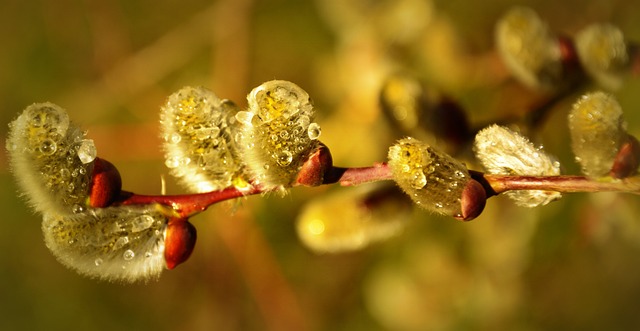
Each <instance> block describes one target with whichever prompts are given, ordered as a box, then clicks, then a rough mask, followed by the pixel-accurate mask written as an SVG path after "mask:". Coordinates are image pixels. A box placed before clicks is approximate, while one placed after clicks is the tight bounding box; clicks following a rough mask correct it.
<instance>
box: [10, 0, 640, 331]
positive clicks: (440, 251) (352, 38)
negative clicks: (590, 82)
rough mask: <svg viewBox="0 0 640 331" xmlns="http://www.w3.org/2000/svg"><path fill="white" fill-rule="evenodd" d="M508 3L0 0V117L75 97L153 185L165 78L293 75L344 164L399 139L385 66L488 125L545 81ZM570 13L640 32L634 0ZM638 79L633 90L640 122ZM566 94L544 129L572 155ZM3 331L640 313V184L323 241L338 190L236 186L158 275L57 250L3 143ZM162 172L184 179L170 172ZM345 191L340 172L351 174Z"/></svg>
mask: <svg viewBox="0 0 640 331" xmlns="http://www.w3.org/2000/svg"><path fill="white" fill-rule="evenodd" d="M510 5H511V4H510V2H509V1H504V0H495V1H484V2H477V3H471V2H462V1H435V0H434V1H430V0H401V1H392V0H382V1H371V0H348V1H343V0H318V1H315V2H312V1H294V0H264V1H261V0H255V1H252V0H220V1H214V2H211V1H202V0H184V1H180V2H178V1H173V2H157V1H145V0H137V1H114V0H107V1H100V2H94V1H69V0H61V1H52V0H42V1H18V0H8V1H3V2H1V3H0V42H1V43H2V52H0V72H2V75H0V100H2V101H1V102H2V111H0V123H1V124H2V125H1V126H0V133H1V134H2V135H3V136H6V130H7V126H6V123H8V122H9V121H10V120H11V119H13V118H14V117H15V116H16V114H17V113H18V112H19V111H20V110H22V109H23V108H24V107H26V106H27V105H29V104H31V103H33V102H42V101H51V102H54V103H56V104H59V105H61V106H62V107H64V108H66V109H67V110H68V111H69V113H70V115H71V117H72V118H73V119H74V120H75V121H76V122H77V123H81V125H82V126H84V127H86V128H87V129H88V130H89V136H90V137H92V138H94V139H95V142H96V146H97V148H98V152H99V155H100V156H101V157H103V158H105V159H108V160H110V161H112V162H113V163H114V164H116V165H117V166H118V168H119V169H120V171H121V173H122V176H123V182H124V187H125V188H126V189H128V190H131V191H135V192H139V193H148V194H151V193H159V192H160V183H161V175H163V174H165V173H167V171H166V169H165V168H164V165H163V164H164V162H163V161H162V155H161V152H160V149H159V147H158V146H159V137H158V136H159V133H158V132H159V129H158V126H157V120H158V110H159V106H160V105H161V104H162V103H163V101H164V98H166V96H168V95H169V94H170V93H172V92H173V91H175V90H177V89H178V88H180V87H182V86H184V85H194V86H195V85H204V86H207V87H208V88H211V89H212V90H214V91H215V92H216V94H218V95H219V96H221V97H224V98H229V99H232V100H234V101H236V102H237V103H238V104H240V105H244V104H245V103H246V101H244V96H245V95H246V93H247V92H248V91H250V90H251V88H253V87H254V86H257V85H258V84H260V83H262V82H264V81H267V80H271V79H286V80H290V81H293V82H295V83H296V84H298V85H300V86H301V87H303V88H304V89H305V90H307V92H309V94H310V95H311V96H312V98H314V101H315V105H316V107H317V108H318V112H319V118H318V122H319V123H320V124H321V125H322V128H323V135H322V137H321V139H322V140H323V142H324V143H326V144H327V145H328V146H329V147H330V148H331V150H332V152H333V155H334V159H335V163H336V164H339V165H345V166H359V165H369V164H371V163H372V162H375V161H382V160H384V157H385V155H386V151H387V148H388V145H389V144H390V143H391V142H392V141H394V140H395V139H397V138H400V137H398V136H397V135H395V134H394V132H393V130H392V129H391V128H390V127H389V126H388V125H387V124H385V122H384V119H383V117H382V116H381V114H380V107H379V105H378V93H379V89H380V84H381V82H382V81H383V80H384V78H385V77H386V76H387V75H389V74H390V73H393V72H397V71H403V72H408V73H410V74H412V75H414V76H416V77H419V79H420V80H422V81H424V82H425V83H427V84H429V85H431V86H435V87H437V88H438V89H440V90H442V91H445V92H446V93H447V94H449V95H450V96H452V97H454V98H455V99H456V100H457V101H459V102H460V103H461V104H462V105H463V107H464V108H465V109H467V111H468V112H469V113H468V115H469V118H470V121H471V122H472V123H476V124H477V123H485V122H490V121H491V120H492V119H494V118H496V117H501V116H507V115H509V114H517V113H519V112H521V111H522V110H523V109H526V107H527V106H528V105H530V104H532V103H534V102H535V101H536V95H535V93H531V92H530V91H528V90H526V89H525V88H523V87H521V86H519V85H518V84H516V83H514V82H513V81H510V80H509V78H508V74H507V73H506V71H505V69H504V68H503V67H502V65H501V63H500V61H499V59H498V58H497V57H496V55H495V52H494V50H493V40H492V38H493V27H494V24H495V21H496V19H497V18H498V17H499V16H500V15H501V14H502V13H503V12H504V11H505V10H506V9H507V8H508V7H509V6H510ZM530 6H531V7H532V8H533V9H535V10H536V11H537V12H538V13H539V14H540V16H541V17H543V18H544V19H546V20H547V21H548V22H549V25H550V26H551V27H552V28H553V29H554V30H556V31H560V32H563V33H567V34H569V35H571V34H572V33H575V31H577V30H578V29H580V28H582V27H583V26H585V25H586V24H588V23H591V22H602V21H606V22H612V23H614V24H617V25H618V26H619V27H620V28H621V30H622V31H624V33H625V34H626V36H627V38H628V39H630V40H635V41H640V25H638V24H637V22H638V20H639V19H640V6H638V4H637V3H635V2H634V1H627V0H621V1H608V0H594V1H577V0H571V1H565V2H557V1H549V0H545V1H536V2H533V1H531V3H530ZM638 88H640V84H639V83H638V81H637V80H631V81H628V82H627V84H626V86H625V87H624V88H623V89H622V90H620V91H618V92H617V94H616V95H617V96H618V97H619V99H620V102H621V104H622V106H623V108H624V109H626V111H627V113H626V114H625V116H626V118H627V121H628V122H629V124H630V125H629V126H630V127H629V131H630V132H632V133H634V134H636V135H637V133H639V132H640V116H639V115H638V112H636V111H635V110H636V107H637V105H638V104H640V94H638V93H637V91H638ZM571 102H573V100H567V101H566V102H561V103H560V104H559V105H558V107H557V108H558V109H556V110H555V111H554V112H553V115H552V116H551V117H550V118H549V119H548V121H547V122H546V123H545V125H544V127H543V128H542V129H541V132H539V138H540V141H542V142H544V143H545V146H546V147H547V149H548V150H549V151H551V152H552V153H554V154H556V155H559V156H560V158H561V160H562V161H563V162H562V163H563V164H564V165H565V167H566V170H567V171H568V172H571V171H573V172H574V173H575V172H576V171H577V167H576V166H575V164H574V162H573V160H572V156H571V155H570V154H569V147H568V144H567V141H568V137H567V133H566V129H565V128H566V111H567V110H568V108H569V105H570V104H571ZM0 162H1V163H0V181H2V184H3V185H2V189H1V190H0V195H1V198H2V199H1V200H0V201H2V207H3V208H2V209H3V211H4V214H3V217H2V222H1V223H0V297H1V299H0V329H2V330H21V329H24V330H27V329H28V330H36V329H38V330H39V329H43V330H62V329H64V330H75V329H78V330H86V329H91V330H113V329H136V330H209V329H215V330H459V329H464V330H500V329H502V330H537V329H544V330H556V329H557V330H560V329H581V330H590V329H593V330H600V329H637V328H639V327H640V315H638V314H637V312H636V310H637V307H638V306H637V305H640V299H639V298H640V267H639V266H640V264H639V263H637V261H638V256H639V254H638V253H640V244H639V243H640V223H639V222H638V217H637V215H640V211H639V210H638V209H639V207H638V206H639V205H638V204H637V203H636V202H637V197H635V196H624V195H611V194H594V195H587V194H576V195H572V196H567V197H565V198H564V199H563V200H561V201H559V202H555V203H553V204H550V205H548V206H545V207H542V208H538V209H533V210H531V209H524V208H520V207H515V206H514V205H513V204H512V203H510V202H509V201H507V200H505V199H501V198H494V199H492V200H491V201H489V203H488V206H487V209H486V210H485V212H484V213H483V215H482V216H481V217H479V218H478V219H477V220H475V221H473V222H471V223H460V222H456V221H454V220H452V219H447V218H442V217H436V216H433V215H429V214H427V213H425V212H422V211H416V212H415V213H414V215H413V221H412V223H411V224H410V225H409V226H408V229H407V230H406V231H405V232H404V233H402V234H400V235H399V236H397V237H396V238H394V239H392V240H390V241H387V242H384V243H380V244H376V245H374V246H373V247H370V248H367V249H364V250H362V251H360V252H357V253H348V254H338V255H316V254H314V253H312V252H310V251H309V250H308V249H306V248H305V247H304V246H303V245H302V244H301V243H300V242H299V240H298V239H297V237H296V234H295V230H294V225H293V222H294V220H295V219H296V215H297V214H298V212H299V211H300V209H301V207H302V206H303V204H304V203H305V201H308V200H309V199H312V198H313V197H314V196H315V195H318V194H322V193H324V192H326V191H327V190H331V189H333V188H324V187H323V188H315V189H294V190H292V192H291V194H289V195H288V196H286V197H284V198H281V197H278V196H268V197H251V198H248V199H246V200H244V201H241V202H239V203H225V204H221V205H219V206H215V207H213V208H210V210H208V211H207V212H205V213H203V214H201V215H199V216H197V217H195V218H194V219H193V223H194V224H195V225H196V227H197V228H198V231H199V238H198V244H197V246H196V249H195V252H194V254H193V255H192V257H191V259H190V260H189V261H188V262H187V263H185V264H184V265H181V266H180V267H179V268H177V269H176V270H173V271H170V272H165V273H164V275H163V276H162V278H161V279H160V281H158V282H154V283H149V284H136V285H120V284H110V283H104V282H97V281H94V280H91V279H86V278H83V277H81V276H79V275H77V274H75V273H74V272H72V271H70V270H67V269H65V268H64V267H63V266H62V265H61V264H59V263H57V262H56V261H55V258H54V257H53V256H52V255H51V253H50V252H49V251H48V250H47V249H46V247H45V246H44V243H43V241H42V234H41V230H40V225H39V224H40V219H39V216H37V215H34V214H33V213H32V212H31V211H29V210H28V208H27V206H26V204H25V203H24V202H23V201H22V200H21V199H20V198H19V197H17V196H16V193H15V192H16V187H15V184H14V182H13V179H12V178H11V175H10V173H9V171H8V169H7V165H6V156H5V155H4V153H3V154H0ZM167 180H168V192H170V193H180V192H183V191H182V189H181V188H179V187H178V186H177V185H176V184H175V182H174V181H172V179H171V178H167ZM336 189H340V188H336Z"/></svg>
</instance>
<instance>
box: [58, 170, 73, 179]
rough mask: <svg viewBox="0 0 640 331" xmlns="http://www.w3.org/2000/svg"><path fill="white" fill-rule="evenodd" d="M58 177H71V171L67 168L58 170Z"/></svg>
mask: <svg viewBox="0 0 640 331" xmlns="http://www.w3.org/2000/svg"><path fill="white" fill-rule="evenodd" d="M60 177H62V179H66V178H69V177H71V171H69V169H67V168H62V169H60Z"/></svg>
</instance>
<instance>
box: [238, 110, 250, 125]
mask: <svg viewBox="0 0 640 331" xmlns="http://www.w3.org/2000/svg"><path fill="white" fill-rule="evenodd" d="M252 119H253V113H251V112H248V111H239V112H238V113H236V120H238V122H240V123H242V124H244V125H248V126H252V124H251V120H252Z"/></svg>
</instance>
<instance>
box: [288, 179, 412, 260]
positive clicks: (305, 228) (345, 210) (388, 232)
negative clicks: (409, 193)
mask: <svg viewBox="0 0 640 331" xmlns="http://www.w3.org/2000/svg"><path fill="white" fill-rule="evenodd" d="M395 193H398V194H400V196H398V195H397V194H395ZM408 201H409V200H408V199H407V198H406V197H405V196H404V194H402V192H400V191H399V190H398V189H397V188H396V187H392V188H388V187H380V186H374V187H371V186H370V187H365V188H358V189H346V190H344V191H340V192H336V193H333V194H329V195H326V196H324V197H321V198H318V199H314V200H312V201H311V202H309V203H308V204H307V205H306V206H304V208H303V209H302V211H301V213H300V214H299V216H298V219H297V221H296V230H297V232H298V237H299V238H300V240H301V241H302V242H303V243H304V244H305V246H307V247H308V248H309V249H311V250H313V251H315V252H318V253H337V252H345V251H353V250H358V249H362V248H364V247H366V246H368V245H370V244H372V243H375V242H378V241H381V240H385V239H387V238H389V237H391V236H393V235H394V234H396V233H398V232H399V231H401V230H402V229H403V228H404V226H405V225H406V224H407V223H408V221H409V217H410V215H411V208H410V205H411V204H410V203H408Z"/></svg>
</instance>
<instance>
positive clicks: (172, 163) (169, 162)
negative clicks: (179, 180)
mask: <svg viewBox="0 0 640 331" xmlns="http://www.w3.org/2000/svg"><path fill="white" fill-rule="evenodd" d="M164 165H166V166H167V168H169V169H173V168H177V167H178V166H179V165H180V157H179V156H172V157H168V158H167V159H166V160H165V161H164Z"/></svg>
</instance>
